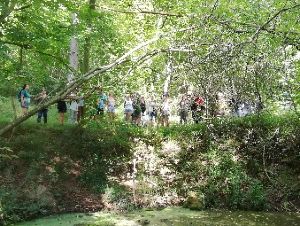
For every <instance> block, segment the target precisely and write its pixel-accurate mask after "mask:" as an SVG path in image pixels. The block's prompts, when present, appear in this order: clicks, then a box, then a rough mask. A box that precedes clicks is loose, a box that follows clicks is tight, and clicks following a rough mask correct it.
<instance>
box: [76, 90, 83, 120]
mask: <svg viewBox="0 0 300 226" xmlns="http://www.w3.org/2000/svg"><path fill="white" fill-rule="evenodd" d="M83 115H84V96H83V93H81V94H80V97H79V99H78V113H77V122H80V120H81V119H83Z"/></svg>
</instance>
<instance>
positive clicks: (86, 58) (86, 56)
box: [82, 0, 96, 73]
mask: <svg viewBox="0 0 300 226" xmlns="http://www.w3.org/2000/svg"><path fill="white" fill-rule="evenodd" d="M95 9H96V0H90V2H89V17H88V20H87V27H88V30H89V32H92V29H93V28H92V19H91V17H92V15H91V14H92V11H93V10H95ZM90 51H91V36H90V34H88V35H87V37H86V38H85V43H84V47H83V65H82V73H86V72H88V71H89V70H90Z"/></svg>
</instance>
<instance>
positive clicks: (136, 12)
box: [98, 6, 185, 17]
mask: <svg viewBox="0 0 300 226" xmlns="http://www.w3.org/2000/svg"><path fill="white" fill-rule="evenodd" d="M98 8H100V9H103V10H106V11H110V12H116V13H126V14H152V15H159V16H170V17H183V16H185V15H184V14H176V13H169V12H158V11H147V10H134V11H132V10H124V9H113V8H109V7H107V6H98Z"/></svg>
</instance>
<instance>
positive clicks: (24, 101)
mask: <svg viewBox="0 0 300 226" xmlns="http://www.w3.org/2000/svg"><path fill="white" fill-rule="evenodd" d="M20 96H21V97H20V99H21V108H22V115H26V114H27V112H28V108H29V105H30V99H31V95H30V94H29V85H28V84H25V85H24V86H23V89H22V90H21V92H20Z"/></svg>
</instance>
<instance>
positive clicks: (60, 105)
mask: <svg viewBox="0 0 300 226" xmlns="http://www.w3.org/2000/svg"><path fill="white" fill-rule="evenodd" d="M57 110H58V114H59V122H60V124H61V125H64V121H65V113H66V112H67V104H66V101H64V100H59V101H58V102H57Z"/></svg>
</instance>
